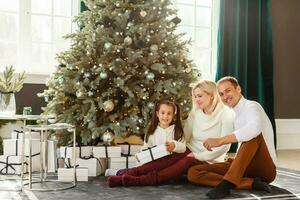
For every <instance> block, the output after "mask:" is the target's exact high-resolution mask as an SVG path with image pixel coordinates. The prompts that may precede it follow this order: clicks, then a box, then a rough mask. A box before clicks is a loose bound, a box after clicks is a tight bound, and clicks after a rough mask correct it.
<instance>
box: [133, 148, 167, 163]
mask: <svg viewBox="0 0 300 200" xmlns="http://www.w3.org/2000/svg"><path fill="white" fill-rule="evenodd" d="M167 155H170V152H168V151H167V148H166V145H165V144H161V145H157V146H153V147H151V148H148V149H144V150H142V151H141V152H139V153H137V154H136V155H135V157H136V160H137V162H138V163H139V164H145V163H148V162H151V161H152V160H156V159H158V158H162V157H164V156H167Z"/></svg>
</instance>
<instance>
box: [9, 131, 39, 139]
mask: <svg viewBox="0 0 300 200" xmlns="http://www.w3.org/2000/svg"><path fill="white" fill-rule="evenodd" d="M23 138H24V133H23V131H17V130H14V131H13V132H12V133H11V139H23ZM40 138H41V135H40V132H33V131H32V132H31V139H40ZM25 139H29V132H26V133H25Z"/></svg>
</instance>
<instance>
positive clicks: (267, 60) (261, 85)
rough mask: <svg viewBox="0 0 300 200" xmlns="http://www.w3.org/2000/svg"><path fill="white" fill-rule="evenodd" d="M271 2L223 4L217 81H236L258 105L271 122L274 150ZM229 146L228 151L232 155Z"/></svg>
mask: <svg viewBox="0 0 300 200" xmlns="http://www.w3.org/2000/svg"><path fill="white" fill-rule="evenodd" d="M270 3H271V0H222V1H220V19H219V33H218V56H217V58H218V60H217V74H216V80H219V79H220V78H221V77H223V76H228V75H230V76H234V77H236V78H237V79H238V80H239V82H240V85H241V87H242V92H243V95H244V96H245V97H246V98H248V99H251V100H255V101H258V102H259V103H260V104H261V105H262V106H263V108H264V109H265V111H266V113H267V115H268V116H269V118H270V119H271V122H272V125H273V128H274V141H275V146H276V133H275V130H276V129H275V120H274V100H273V53H272V24H271V23H272V21H271V8H270ZM235 148H236V146H235V145H232V149H231V151H234V149H235Z"/></svg>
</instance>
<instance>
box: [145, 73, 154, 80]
mask: <svg viewBox="0 0 300 200" xmlns="http://www.w3.org/2000/svg"><path fill="white" fill-rule="evenodd" d="M154 77H155V75H154V74H153V73H152V72H150V73H148V74H147V75H146V79H147V80H149V81H151V80H153V79H154Z"/></svg>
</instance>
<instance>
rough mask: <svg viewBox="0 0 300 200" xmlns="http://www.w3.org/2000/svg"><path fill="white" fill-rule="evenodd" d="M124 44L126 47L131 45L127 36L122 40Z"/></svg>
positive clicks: (130, 40)
mask: <svg viewBox="0 0 300 200" xmlns="http://www.w3.org/2000/svg"><path fill="white" fill-rule="evenodd" d="M124 43H125V44H126V45H128V46H129V45H131V44H132V39H131V37H129V36H127V37H126V38H125V39H124Z"/></svg>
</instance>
